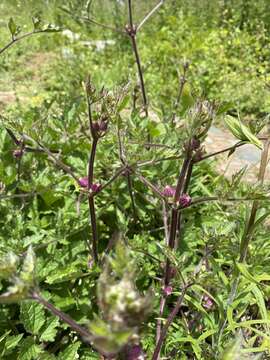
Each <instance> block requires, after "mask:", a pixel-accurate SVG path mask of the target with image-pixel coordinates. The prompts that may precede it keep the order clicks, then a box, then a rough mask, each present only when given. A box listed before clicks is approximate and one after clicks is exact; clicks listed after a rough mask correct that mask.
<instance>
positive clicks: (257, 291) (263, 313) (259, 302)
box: [252, 284, 268, 322]
mask: <svg viewBox="0 0 270 360" xmlns="http://www.w3.org/2000/svg"><path fill="white" fill-rule="evenodd" d="M252 292H253V294H254V296H255V298H256V302H257V305H258V307H259V310H260V313H261V318H262V319H263V320H264V321H266V322H267V321H268V315H267V310H266V306H265V301H264V297H263V293H262V291H261V290H260V289H259V288H258V286H256V285H255V284H253V286H252Z"/></svg>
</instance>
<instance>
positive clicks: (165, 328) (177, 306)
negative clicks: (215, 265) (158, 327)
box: [152, 283, 193, 360]
mask: <svg viewBox="0 0 270 360" xmlns="http://www.w3.org/2000/svg"><path fill="white" fill-rule="evenodd" d="M192 285H193V283H192V284H187V285H186V286H185V287H184V288H183V290H182V294H181V295H180V296H179V298H178V300H177V302H176V304H175V307H174V308H173V310H172V311H171V312H170V315H169V316H168V318H167V321H166V323H165V325H164V326H163V328H162V331H161V334H160V337H159V339H158V342H157V344H156V348H155V351H154V354H153V357H152V360H157V359H158V358H159V353H160V350H161V347H162V345H163V343H164V341H165V339H166V336H167V332H168V329H169V327H170V325H171V324H172V322H173V320H174V319H175V317H176V315H177V314H178V312H179V309H180V307H181V305H182V302H183V300H184V297H185V294H186V291H187V289H188V288H189V287H190V286H192Z"/></svg>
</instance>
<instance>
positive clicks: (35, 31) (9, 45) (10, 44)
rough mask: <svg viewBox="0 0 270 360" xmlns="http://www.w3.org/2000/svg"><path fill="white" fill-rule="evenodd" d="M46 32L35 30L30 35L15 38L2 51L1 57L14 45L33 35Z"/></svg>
mask: <svg viewBox="0 0 270 360" xmlns="http://www.w3.org/2000/svg"><path fill="white" fill-rule="evenodd" d="M42 32H44V31H43V30H34V31H31V32H29V33H26V34H23V35H22V36H19V37H14V38H13V39H12V40H11V41H10V42H9V43H8V44H6V45H5V46H4V47H3V48H2V49H0V55H1V54H2V53H3V52H4V51H6V50H7V49H8V48H10V47H11V46H12V45H14V44H15V43H16V42H18V41H20V40H22V39H25V38H27V37H29V36H31V35H34V34H40V33H42Z"/></svg>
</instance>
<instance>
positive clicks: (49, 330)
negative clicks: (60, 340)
mask: <svg viewBox="0 0 270 360" xmlns="http://www.w3.org/2000/svg"><path fill="white" fill-rule="evenodd" d="M58 325H59V319H58V318H56V317H51V318H49V319H48V320H47V324H46V328H45V330H44V331H43V332H42V334H41V336H40V340H41V341H54V339H55V336H56V334H57V326H58Z"/></svg>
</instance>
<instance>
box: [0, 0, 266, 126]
mask: <svg viewBox="0 0 270 360" xmlns="http://www.w3.org/2000/svg"><path fill="white" fill-rule="evenodd" d="M85 3H86V1H84V0H80V1H68V2H65V5H64V4H63V2H62V1H59V0H47V1H45V0H44V1H30V0H29V1H14V0H11V1H7V0H4V1H2V2H1V5H0V9H1V23H0V25H1V29H2V31H1V34H0V36H1V39H0V40H1V42H2V43H4V42H5V38H6V37H7V36H8V31H7V29H6V21H7V19H8V18H9V17H10V16H13V17H14V18H15V19H17V21H18V23H20V24H22V25H25V26H26V27H27V26H30V23H31V15H32V14H34V13H39V14H42V17H43V18H44V19H45V20H46V21H47V22H53V23H55V24H57V25H59V26H61V27H62V28H63V29H69V30H71V31H72V32H74V33H76V34H79V35H80V40H81V41H77V42H75V44H74V42H73V44H70V41H69V40H68V38H66V37H63V36H62V34H56V35H54V36H51V37H43V36H39V37H36V38H35V39H33V38H32V39H31V40H28V41H26V42H25V43H24V44H20V45H19V46H18V47H17V48H16V49H13V50H12V51H11V52H9V53H8V54H7V55H5V57H4V58H5V59H7V58H8V59H9V60H8V61H7V62H6V63H5V62H4V64H3V66H1V69H0V71H1V82H0V84H1V85H2V91H3V90H7V89H5V87H6V85H5V86H4V85H3V83H4V82H5V83H6V84H7V83H8V84H9V85H10V86H12V85H11V81H8V82H7V81H6V78H7V77H8V76H10V73H11V76H15V77H16V82H15V84H16V87H19V88H20V87H23V84H22V78H23V79H24V80H23V81H25V76H24V75H23V73H24V71H26V72H28V78H31V64H32V63H33V62H34V63H36V64H34V69H33V68H32V70H36V67H37V68H38V66H36V67H35V65H37V64H38V63H39V59H38V58H36V59H35V56H37V55H34V53H35V52H37V51H38V52H39V53H40V52H41V53H48V54H47V57H48V58H49V59H47V60H48V65H50V64H51V61H52V60H56V59H58V60H59V61H58V65H59V67H60V68H61V64H62V65H63V66H65V65H64V64H65V63H63V58H66V60H68V63H69V65H70V66H69V69H65V71H64V72H63V69H62V71H61V72H60V73H58V75H59V78H58V77H57V78H56V79H54V80H55V81H53V79H52V76H53V77H55V76H56V75H55V74H50V70H49V69H48V72H47V71H46V76H45V77H46V79H44V80H46V81H45V83H46V91H47V90H48V86H50V90H56V89H55V87H57V86H60V84H61V87H62V90H63V91H64V88H66V90H67V91H70V92H72V91H74V92H76V86H74V82H76V83H77V84H80V80H81V76H83V75H82V74H84V71H82V69H83V68H84V69H85V67H88V68H89V71H90V72H91V73H92V74H93V76H94V77H95V80H97V81H98V82H99V83H104V84H105V85H106V86H108V87H113V86H115V85H116V84H117V83H119V82H121V81H125V80H126V79H127V78H128V76H129V74H130V70H131V69H130V64H132V63H133V60H132V54H131V49H130V46H129V42H128V39H127V38H126V37H123V36H119V35H118V34H115V33H113V32H111V31H109V30H104V29H101V28H99V27H96V26H95V25H93V24H89V23H85V22H82V21H80V20H79V18H80V16H81V15H82V9H83V8H84V6H85ZM134 4H135V5H134V12H135V22H139V19H142V17H143V16H144V14H145V13H147V11H149V9H151V7H152V6H153V5H154V4H155V1H152V0H148V1H136V3H134ZM67 9H69V11H70V12H71V14H72V15H70V14H68V13H66V12H65V11H64V10H67ZM91 16H92V17H93V18H95V19H96V20H97V21H99V22H103V23H106V24H111V25H113V26H116V27H118V28H121V27H123V26H124V25H125V24H126V23H127V13H126V6H125V2H124V1H120V0H119V1H111V0H107V1H105V0H102V1H93V2H92V6H91ZM269 32H270V3H269V1H267V0H258V1H255V2H254V1H251V0H211V1H209V0H202V1H196V0H192V1H185V0H177V1H173V0H167V1H165V3H164V6H163V8H162V9H160V11H159V13H158V14H156V15H155V17H154V18H152V19H151V21H149V22H148V23H147V24H146V25H145V27H144V29H143V31H142V32H141V34H140V35H139V36H138V44H139V49H140V53H141V57H142V63H143V66H144V70H145V77H146V84H147V88H148V92H149V93H150V100H151V103H152V105H158V107H160V103H162V111H163V115H164V116H165V117H166V114H167V115H168V111H169V109H170V107H171V105H172V103H173V102H174V99H175V96H176V93H177V83H178V75H177V71H179V69H180V65H181V63H182V62H183V60H188V61H189V62H190V63H191V71H190V75H189V77H190V80H191V81H190V83H191V84H192V86H193V87H194V89H195V91H199V92H200V93H203V94H205V96H206V97H208V98H214V99H216V100H219V101H220V102H222V103H227V104H230V107H231V109H232V110H234V111H240V112H241V114H242V116H243V117H247V118H248V119H254V118H255V117H256V116H260V117H261V116H263V115H265V114H267V113H268V112H269V107H270V98H269V89H268V86H269V61H268V60H269V57H270V48H269V46H270V45H269ZM93 39H98V40H102V39H113V40H115V41H116V44H115V45H114V46H108V47H107V48H106V49H104V51H101V52H96V51H93V48H89V47H88V48H87V46H85V45H83V44H85V42H86V41H88V40H93ZM22 49H23V50H22ZM21 52H23V54H21ZM52 53H53V54H52ZM16 54H21V55H22V56H20V58H19V59H18V57H17V56H16ZM31 55H32V56H33V57H34V59H33V58H32V59H31ZM50 55H51V57H50ZM53 55H54V56H53ZM55 55H57V57H55ZM10 57H12V58H13V61H10ZM1 61H3V59H2V60H1ZM18 62H19V63H23V64H24V65H25V66H20V67H18V66H17V64H18ZM40 62H42V58H41V59H40ZM27 63H28V64H29V63H30V64H29V66H27ZM54 65H55V63H53V66H54ZM12 67H13V68H14V67H15V68H16V69H15V74H14V72H10V70H11V69H12ZM49 67H50V66H49ZM134 70H135V69H134ZM68 71H71V72H72V73H73V81H72V86H69V85H70V82H69V84H66V83H65V81H64V79H63V77H64V76H65V74H66V73H68ZM43 76H44V74H43ZM67 76H68V75H67ZM49 78H50V79H49ZM31 80H33V79H31ZM53 82H54V84H53ZM57 84H58V85H57ZM40 85H41V84H40V83H39V82H38V83H37V84H33V81H31V89H32V90H33V91H35V90H36V91H38V93H39V96H42V89H38V87H40ZM3 86H4V88H3ZM52 87H53V88H54V89H53V88H52ZM68 87H69V90H68ZM186 91H188V89H187V90H186ZM27 93H28V94H29V87H28V86H27Z"/></svg>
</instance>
